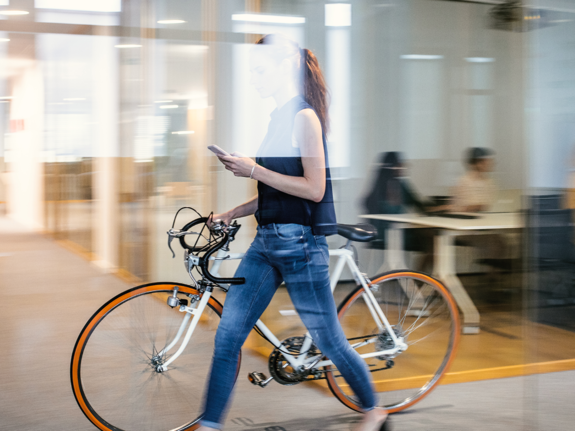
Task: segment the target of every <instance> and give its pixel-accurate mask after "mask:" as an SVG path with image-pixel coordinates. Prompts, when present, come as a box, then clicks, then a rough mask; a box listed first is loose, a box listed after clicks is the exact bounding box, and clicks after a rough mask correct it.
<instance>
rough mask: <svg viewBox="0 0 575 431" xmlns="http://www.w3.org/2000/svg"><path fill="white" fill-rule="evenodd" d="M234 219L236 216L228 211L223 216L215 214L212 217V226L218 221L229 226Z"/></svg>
mask: <svg viewBox="0 0 575 431" xmlns="http://www.w3.org/2000/svg"><path fill="white" fill-rule="evenodd" d="M233 219H234V216H233V214H232V212H231V211H226V212H225V213H221V214H214V215H213V216H212V220H211V223H210V224H211V225H212V226H213V225H214V224H215V222H216V221H221V222H222V223H223V224H225V225H226V226H229V225H230V224H231V222H232V220H233Z"/></svg>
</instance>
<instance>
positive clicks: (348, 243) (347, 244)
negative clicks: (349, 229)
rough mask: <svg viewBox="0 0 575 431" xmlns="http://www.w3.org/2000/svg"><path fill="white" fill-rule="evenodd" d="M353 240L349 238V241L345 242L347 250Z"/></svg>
mask: <svg viewBox="0 0 575 431" xmlns="http://www.w3.org/2000/svg"><path fill="white" fill-rule="evenodd" d="M352 242H353V241H352V240H351V239H348V240H347V242H346V243H345V247H344V248H345V249H346V250H349V249H350V248H351V243H352Z"/></svg>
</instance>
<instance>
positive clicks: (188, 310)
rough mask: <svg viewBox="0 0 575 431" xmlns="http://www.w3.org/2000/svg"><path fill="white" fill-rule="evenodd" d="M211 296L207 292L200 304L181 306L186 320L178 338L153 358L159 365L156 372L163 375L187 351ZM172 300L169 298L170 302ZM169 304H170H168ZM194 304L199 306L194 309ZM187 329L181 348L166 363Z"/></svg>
mask: <svg viewBox="0 0 575 431" xmlns="http://www.w3.org/2000/svg"><path fill="white" fill-rule="evenodd" d="M177 291H178V290H177V287H176V288H174V296H173V297H175V295H176V294H177ZM211 296H212V292H211V291H208V290H206V291H205V292H204V294H203V295H202V297H201V299H200V301H199V302H195V301H194V302H192V303H191V304H190V306H187V305H181V306H180V312H183V313H185V315H184V318H183V320H182V323H181V325H180V328H179V329H178V332H177V334H176V336H175V337H174V339H173V340H172V342H171V343H170V344H168V345H167V346H166V347H164V348H163V349H162V350H161V351H160V352H159V353H158V354H157V355H156V356H154V358H152V360H155V363H156V364H157V365H156V371H157V372H159V373H162V372H164V371H167V370H168V365H170V364H171V363H172V362H174V361H175V360H176V359H177V358H178V357H179V356H180V355H181V354H182V352H183V351H184V350H185V348H186V346H187V345H188V343H189V342H190V338H191V337H192V334H193V333H194V330H195V329H196V326H197V325H198V322H199V320H200V318H201V317H202V313H203V312H204V310H205V308H206V306H207V305H208V301H209V300H210V297H211ZM173 297H172V298H173ZM172 298H169V300H170V299H172ZM168 304H170V302H168ZM194 304H197V306H196V307H194V306H193V305H194ZM192 316H193V318H192ZM190 319H191V323H189V322H190ZM188 323H189V326H188ZM186 327H188V330H187V332H186V335H185V336H184V340H183V341H182V343H181V344H180V347H179V348H178V350H177V351H176V352H175V353H174V354H173V355H172V356H171V357H170V359H168V360H167V361H165V362H164V361H163V360H162V358H165V357H166V355H167V353H168V352H169V351H170V350H171V349H172V348H173V347H174V346H175V345H176V344H177V343H178V341H180V338H181V337H182V335H183V333H184V331H186Z"/></svg>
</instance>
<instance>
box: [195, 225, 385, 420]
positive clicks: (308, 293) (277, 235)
mask: <svg viewBox="0 0 575 431" xmlns="http://www.w3.org/2000/svg"><path fill="white" fill-rule="evenodd" d="M328 265H329V253H328V248H327V241H326V240H325V237H324V236H314V235H313V234H312V232H311V228H309V227H307V226H301V225H298V224H269V225H266V226H260V227H258V233H257V235H256V238H255V239H254V241H253V243H252V244H251V246H250V248H249V249H248V251H247V253H246V255H245V257H244V258H243V260H242V262H241V263H240V266H239V267H238V270H237V271H236V277H245V278H246V283H245V284H243V285H236V286H232V287H231V288H230V290H229V292H228V295H227V297H226V302H225V306H224V311H223V314H222V319H221V321H220V324H219V327H218V330H217V333H216V340H215V347H214V358H213V361H212V369H211V372H210V378H209V384H208V391H207V395H206V399H205V411H204V415H203V419H202V425H206V426H208V427H211V428H216V429H220V428H221V426H222V425H221V424H222V423H223V418H224V412H225V410H226V406H227V405H228V401H229V398H230V395H231V393H232V390H233V386H234V382H235V376H236V370H237V366H238V356H239V353H240V350H241V348H242V345H243V344H244V341H245V340H246V338H247V336H248V334H249V333H250V331H251V330H252V328H253V327H254V325H255V324H256V322H257V321H258V319H259V318H260V316H261V315H262V313H263V312H264V310H265V309H266V307H267V306H268V304H269V303H270V301H271V299H272V297H273V296H274V293H275V291H276V289H277V288H278V286H279V285H280V284H281V282H282V281H283V280H285V283H286V287H287V291H288V293H289V295H290V298H291V300H292V302H293V304H294V306H295V309H296V310H297V312H298V313H299V316H300V318H301V320H302V321H303V323H304V324H305V326H306V327H307V329H308V330H309V332H310V334H311V336H312V337H313V340H314V342H315V344H316V345H317V347H318V348H319V349H320V350H321V352H322V353H323V354H325V355H326V356H327V357H328V358H329V359H331V360H332V361H333V363H334V364H335V366H336V367H337V369H338V370H339V372H340V373H341V374H342V376H343V377H344V378H345V380H346V381H347V382H348V383H349V385H350V387H351V388H352V389H353V391H354V392H355V394H356V395H357V396H358V398H359V400H360V402H361V405H362V406H363V407H364V409H365V410H371V409H373V408H374V407H375V405H376V399H375V395H374V390H373V386H372V383H371V377H370V374H369V371H368V368H367V365H366V364H365V362H364V361H363V360H362V359H361V358H360V356H359V355H358V353H357V352H356V351H355V350H353V349H352V348H351V346H350V345H349V342H348V341H347V340H346V338H345V335H344V333H343V330H342V329H341V326H340V324H339V321H338V319H337V310H336V306H335V302H334V299H333V295H332V293H331V288H330V283H329V272H328Z"/></svg>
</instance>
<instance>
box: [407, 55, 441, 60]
mask: <svg viewBox="0 0 575 431" xmlns="http://www.w3.org/2000/svg"><path fill="white" fill-rule="evenodd" d="M400 58H401V59H403V60H441V59H442V58H443V55H421V54H406V55H402V56H400Z"/></svg>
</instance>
